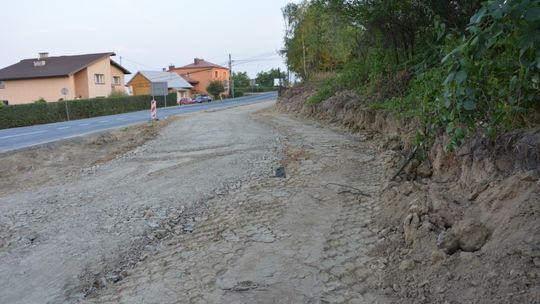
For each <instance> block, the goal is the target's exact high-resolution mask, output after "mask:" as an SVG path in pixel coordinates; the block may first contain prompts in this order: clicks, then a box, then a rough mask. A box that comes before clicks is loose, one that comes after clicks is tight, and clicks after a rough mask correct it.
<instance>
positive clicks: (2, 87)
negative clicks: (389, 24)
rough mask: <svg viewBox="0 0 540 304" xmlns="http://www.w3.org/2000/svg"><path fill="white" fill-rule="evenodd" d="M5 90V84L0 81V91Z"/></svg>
mask: <svg viewBox="0 0 540 304" xmlns="http://www.w3.org/2000/svg"><path fill="white" fill-rule="evenodd" d="M5 88H6V83H5V82H3V81H0V89H5Z"/></svg>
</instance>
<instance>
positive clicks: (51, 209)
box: [0, 103, 391, 303]
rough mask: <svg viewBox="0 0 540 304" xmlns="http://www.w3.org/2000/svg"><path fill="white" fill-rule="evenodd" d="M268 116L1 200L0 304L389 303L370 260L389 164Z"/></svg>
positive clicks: (212, 121)
mask: <svg viewBox="0 0 540 304" xmlns="http://www.w3.org/2000/svg"><path fill="white" fill-rule="evenodd" d="M271 105H272V103H263V104H258V105H251V106H245V107H240V108H235V109H229V110H224V111H217V112H211V113H202V114H195V115H192V116H190V117H188V118H186V119H181V120H177V121H174V122H172V123H170V124H169V125H168V126H166V127H165V128H164V129H163V130H162V132H161V133H160V135H159V136H158V137H157V138H156V139H155V140H152V141H149V142H147V143H145V144H144V145H142V146H140V147H139V148H136V149H134V150H132V151H131V152H128V153H126V154H123V155H121V156H120V157H118V158H116V159H114V160H112V161H109V162H105V163H103V164H100V165H96V166H92V167H88V168H86V169H84V170H80V173H78V174H76V175H74V176H71V178H70V179H68V180H66V179H59V180H61V181H62V182H58V183H50V184H47V185H45V186H41V187H36V188H33V189H32V190H29V191H18V192H16V193H11V194H6V195H4V196H1V197H0V229H1V230H0V231H1V235H0V237H1V240H2V243H0V272H1V273H2V274H3V275H2V277H1V278H0V286H2V287H1V288H0V303H390V302H391V299H389V298H387V296H385V295H383V294H380V293H378V292H377V290H378V289H377V286H380V285H381V282H380V280H381V277H382V273H381V271H382V270H383V269H384V267H385V263H386V261H385V260H384V259H381V258H376V257H372V256H370V251H371V250H372V249H373V248H374V247H375V246H376V245H377V243H378V242H379V241H380V240H379V238H378V237H377V234H376V231H375V230H374V229H375V228H374V227H373V220H374V218H375V216H376V215H377V214H378V212H379V199H378V198H379V195H378V194H379V191H380V185H381V184H382V181H383V179H384V170H383V169H382V168H383V167H384V165H385V164H386V163H387V162H388V160H389V158H390V155H389V154H387V153H384V152H378V150H377V148H376V147H377V146H378V145H379V143H378V142H377V141H376V140H372V139H368V138H371V137H368V136H365V135H364V134H362V133H359V134H356V135H350V134H346V133H343V132H341V131H335V130H330V129H327V128H323V127H320V126H318V125H317V124H315V123H313V122H305V121H301V120H298V119H296V118H292V117H289V116H286V115H283V114H279V113H275V112H273V111H272V110H271V109H269V106H271Z"/></svg>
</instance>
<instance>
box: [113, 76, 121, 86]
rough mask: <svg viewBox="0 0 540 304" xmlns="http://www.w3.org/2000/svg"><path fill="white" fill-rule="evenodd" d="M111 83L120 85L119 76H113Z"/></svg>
mask: <svg viewBox="0 0 540 304" xmlns="http://www.w3.org/2000/svg"><path fill="white" fill-rule="evenodd" d="M112 83H113V85H120V76H113V78H112Z"/></svg>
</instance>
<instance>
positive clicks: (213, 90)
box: [206, 80, 225, 100]
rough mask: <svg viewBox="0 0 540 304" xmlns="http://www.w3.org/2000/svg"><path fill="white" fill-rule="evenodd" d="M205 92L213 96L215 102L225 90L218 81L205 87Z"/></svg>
mask: <svg viewBox="0 0 540 304" xmlns="http://www.w3.org/2000/svg"><path fill="white" fill-rule="evenodd" d="M206 91H207V92H208V93H210V94H211V95H212V96H214V99H215V100H217V99H218V98H219V94H221V93H223V91H225V88H224V87H223V82H221V81H219V80H213V81H211V82H210V83H209V84H208V86H207V87H206Z"/></svg>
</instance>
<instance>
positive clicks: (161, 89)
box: [152, 81, 169, 96]
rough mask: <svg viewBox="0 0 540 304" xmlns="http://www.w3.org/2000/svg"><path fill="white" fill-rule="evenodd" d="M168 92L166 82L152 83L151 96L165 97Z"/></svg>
mask: <svg viewBox="0 0 540 304" xmlns="http://www.w3.org/2000/svg"><path fill="white" fill-rule="evenodd" d="M168 91H169V90H168V85H167V82H166V81H163V82H152V96H167V93H168Z"/></svg>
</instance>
